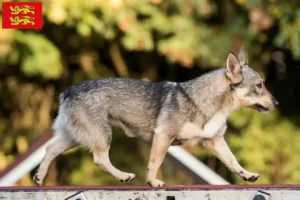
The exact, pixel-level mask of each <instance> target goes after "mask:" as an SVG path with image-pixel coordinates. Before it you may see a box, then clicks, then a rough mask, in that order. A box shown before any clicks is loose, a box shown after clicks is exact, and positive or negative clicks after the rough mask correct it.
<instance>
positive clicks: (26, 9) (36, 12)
mask: <svg viewBox="0 0 300 200" xmlns="http://www.w3.org/2000/svg"><path fill="white" fill-rule="evenodd" d="M42 26H43V16H42V2H2V28H10V29H41V28H42Z"/></svg>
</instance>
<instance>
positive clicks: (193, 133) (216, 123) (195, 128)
mask: <svg viewBox="0 0 300 200" xmlns="http://www.w3.org/2000/svg"><path fill="white" fill-rule="evenodd" d="M226 119H227V115H226V114H224V113H216V114H215V115H214V116H213V117H212V118H211V119H210V120H209V121H208V122H207V123H206V124H205V125H204V127H203V128H202V127H200V125H198V124H196V123H192V122H187V123H186V124H184V126H183V128H182V130H181V131H180V133H179V138H180V139H193V138H197V137H200V138H212V137H214V136H215V135H216V134H217V133H218V131H219V130H220V129H221V128H222V127H223V126H224V125H225V124H226Z"/></svg>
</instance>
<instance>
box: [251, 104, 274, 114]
mask: <svg viewBox="0 0 300 200" xmlns="http://www.w3.org/2000/svg"><path fill="white" fill-rule="evenodd" d="M249 107H250V108H252V109H254V110H257V111H259V112H267V111H269V110H270V109H269V108H266V107H264V106H262V105H260V104H258V103H256V104H254V105H252V106H249Z"/></svg>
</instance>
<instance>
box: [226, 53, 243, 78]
mask: <svg viewBox="0 0 300 200" xmlns="http://www.w3.org/2000/svg"><path fill="white" fill-rule="evenodd" d="M226 76H227V77H228V78H229V79H230V80H231V82H232V83H240V82H242V81H243V75H242V66H241V64H240V62H239V60H238V59H237V57H236V56H235V55H234V54H233V53H232V52H230V53H229V54H228V56H227V60H226Z"/></svg>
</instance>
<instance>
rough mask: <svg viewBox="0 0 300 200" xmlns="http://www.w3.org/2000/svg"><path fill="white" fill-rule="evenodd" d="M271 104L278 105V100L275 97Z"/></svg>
mask: <svg viewBox="0 0 300 200" xmlns="http://www.w3.org/2000/svg"><path fill="white" fill-rule="evenodd" d="M273 104H274V107H277V106H279V102H278V101H277V100H276V99H274V100H273Z"/></svg>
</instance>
